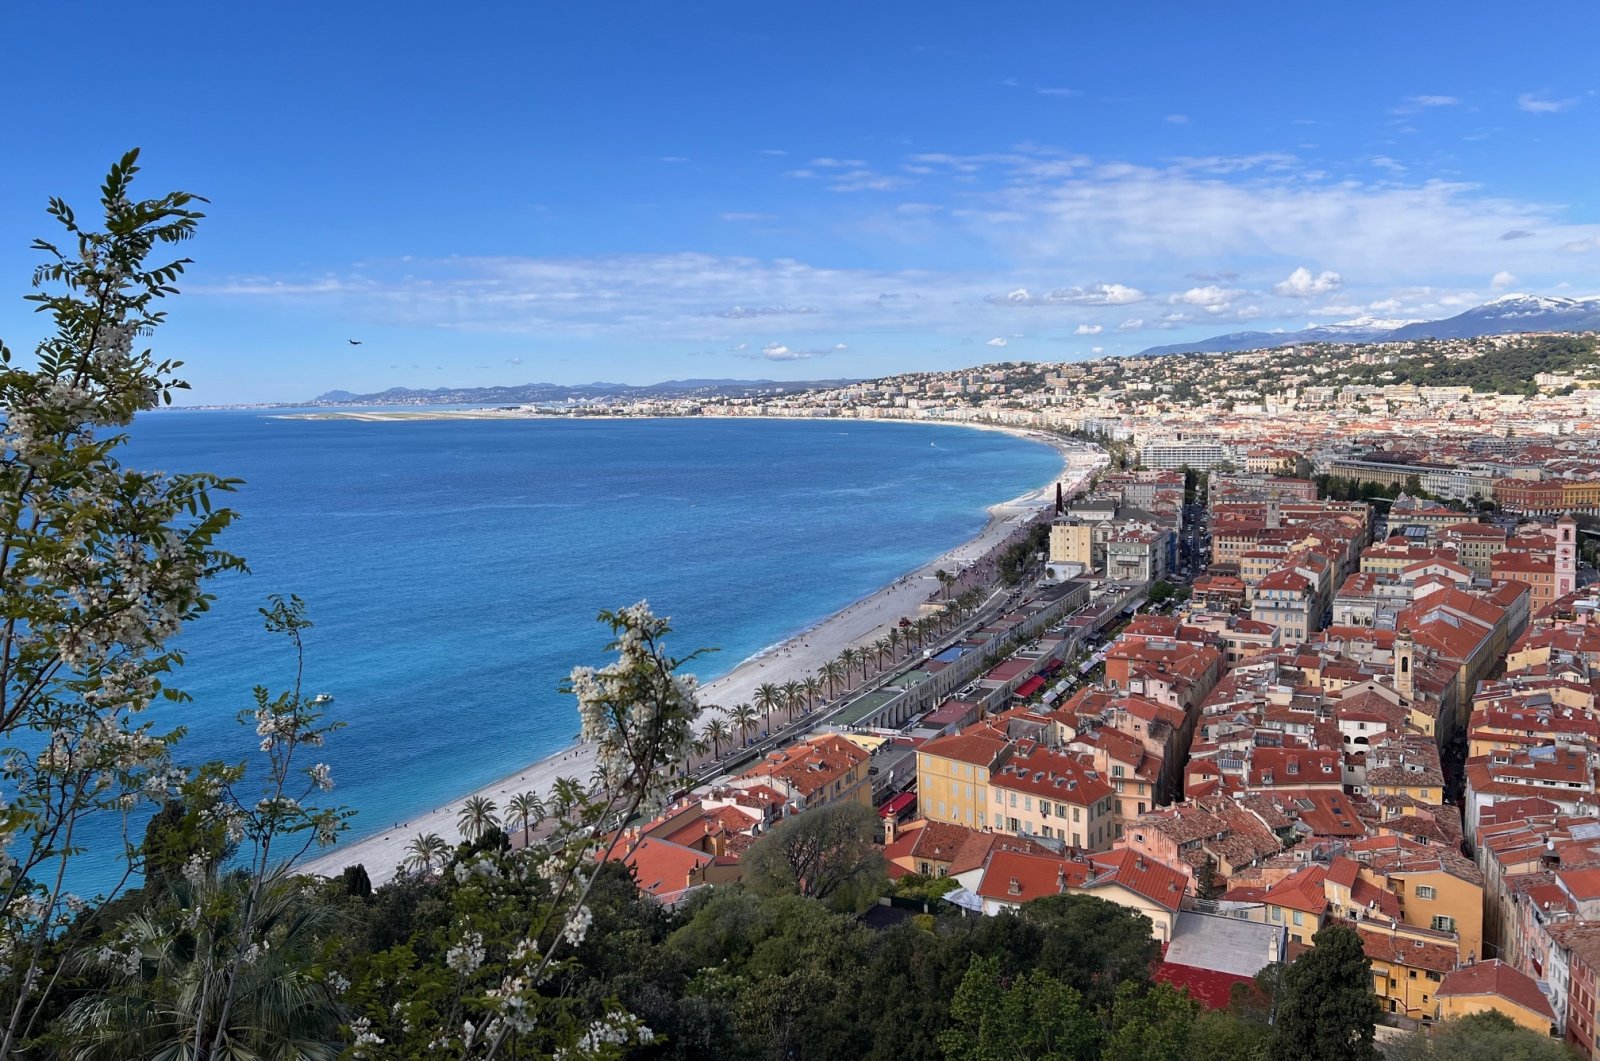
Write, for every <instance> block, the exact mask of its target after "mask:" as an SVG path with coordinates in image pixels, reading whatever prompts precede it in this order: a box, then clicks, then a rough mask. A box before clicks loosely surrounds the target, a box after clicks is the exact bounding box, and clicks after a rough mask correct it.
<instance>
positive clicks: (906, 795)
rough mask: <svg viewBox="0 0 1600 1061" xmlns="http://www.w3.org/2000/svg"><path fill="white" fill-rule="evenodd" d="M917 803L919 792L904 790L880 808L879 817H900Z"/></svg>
mask: <svg viewBox="0 0 1600 1061" xmlns="http://www.w3.org/2000/svg"><path fill="white" fill-rule="evenodd" d="M916 805H917V794H916V793H915V792H902V793H900V794H899V795H898V796H895V797H894V798H893V799H891V800H889V801H888V802H886V803H884V805H883V806H881V807H879V808H878V817H880V818H898V817H899V816H900V815H902V814H904V813H905V812H906V811H908V810H910V809H911V808H912V807H914V806H916Z"/></svg>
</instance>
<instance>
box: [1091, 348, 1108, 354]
mask: <svg viewBox="0 0 1600 1061" xmlns="http://www.w3.org/2000/svg"><path fill="white" fill-rule="evenodd" d="M1089 352H1090V353H1091V354H1103V353H1105V352H1106V348H1105V347H1103V346H1091V347H1089Z"/></svg>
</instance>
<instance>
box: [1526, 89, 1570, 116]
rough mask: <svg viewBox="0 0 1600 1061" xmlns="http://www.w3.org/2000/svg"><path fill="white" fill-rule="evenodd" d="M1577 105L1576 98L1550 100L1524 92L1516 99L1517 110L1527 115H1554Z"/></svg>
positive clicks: (1535, 93) (1541, 94) (1543, 96)
mask: <svg viewBox="0 0 1600 1061" xmlns="http://www.w3.org/2000/svg"><path fill="white" fill-rule="evenodd" d="M1577 103H1578V97H1576V96H1573V97H1572V98H1570V99H1551V98H1549V97H1548V96H1546V95H1544V94H1543V93H1539V92H1524V93H1523V94H1522V95H1520V96H1518V97H1517V109H1518V110H1522V111H1526V112H1528V113H1529V114H1556V113H1559V112H1560V111H1564V110H1566V109H1568V108H1569V107H1574V106H1576V105H1577Z"/></svg>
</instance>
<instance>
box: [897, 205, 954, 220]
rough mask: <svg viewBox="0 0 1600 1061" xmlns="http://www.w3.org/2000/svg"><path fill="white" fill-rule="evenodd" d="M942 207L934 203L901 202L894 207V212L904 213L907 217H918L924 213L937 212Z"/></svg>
mask: <svg viewBox="0 0 1600 1061" xmlns="http://www.w3.org/2000/svg"><path fill="white" fill-rule="evenodd" d="M943 209H944V207H942V206H939V205H938V204H936V203H901V204H900V205H899V206H897V207H895V208H894V210H895V213H897V214H905V215H906V216H908V217H920V216H922V215H924V214H937V213H938V212H939V211H941V210H943Z"/></svg>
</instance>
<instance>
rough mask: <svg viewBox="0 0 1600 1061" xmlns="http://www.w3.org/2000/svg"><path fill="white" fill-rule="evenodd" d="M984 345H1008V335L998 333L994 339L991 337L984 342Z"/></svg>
mask: <svg viewBox="0 0 1600 1061" xmlns="http://www.w3.org/2000/svg"><path fill="white" fill-rule="evenodd" d="M983 345H984V346H1005V345H1006V337H1005V336H1003V335H997V336H995V337H994V338H993V339H990V340H989V341H988V342H986V343H984V344H983Z"/></svg>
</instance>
